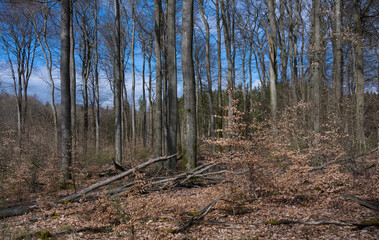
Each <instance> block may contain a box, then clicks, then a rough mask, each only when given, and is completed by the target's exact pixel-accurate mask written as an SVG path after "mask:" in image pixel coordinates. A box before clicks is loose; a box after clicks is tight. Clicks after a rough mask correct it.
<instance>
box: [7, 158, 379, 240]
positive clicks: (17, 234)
mask: <svg viewBox="0 0 379 240" xmlns="http://www.w3.org/2000/svg"><path fill="white" fill-rule="evenodd" d="M246 158H250V159H251V161H250V162H251V163H252V164H251V165H246V166H245V165H243V164H242V163H243V162H246V161H244V160H241V159H246ZM239 160H241V161H239ZM286 161H287V160H285V159H284V160H283V159H277V158H271V159H270V158H266V159H261V158H258V157H257V156H253V155H248V156H246V155H244V154H241V155H238V154H237V155H226V154H223V155H213V156H207V155H202V156H200V161H199V163H200V164H205V163H210V162H211V163H218V165H217V166H216V167H215V168H214V169H210V171H214V172H219V173H217V174H215V175H208V176H207V177H196V178H193V179H191V181H188V182H187V183H186V184H182V185H175V186H172V187H169V188H166V189H165V190H154V189H153V188H145V189H144V190H142V189H141V188H140V187H139V186H142V185H144V184H145V183H147V181H149V180H148V179H149V177H148V175H149V174H148V173H149V170H146V171H145V172H144V174H145V175H144V174H138V176H139V177H138V181H139V184H136V186H134V187H133V188H131V189H130V190H128V191H126V192H124V193H123V194H121V195H120V196H117V197H109V196H106V195H105V194H103V195H101V196H100V197H97V198H91V199H82V200H80V201H78V202H73V203H68V202H65V203H55V201H56V200H57V199H60V198H62V197H64V196H67V195H69V194H72V193H73V192H74V191H73V190H60V191H59V192H55V193H45V194H38V195H36V196H35V201H37V202H38V206H37V207H35V208H34V209H33V210H32V211H31V212H29V213H27V214H24V215H22V216H17V217H10V218H6V219H2V220H0V228H1V233H0V238H1V239H378V238H379V229H378V227H377V226H376V227H375V226H370V227H363V228H358V227H356V226H341V225H343V224H347V225H348V224H350V223H373V222H375V221H376V222H377V221H378V219H379V215H378V213H376V212H375V211H372V210H370V209H368V208H365V207H362V206H360V205H359V204H358V203H356V202H354V201H351V200H349V199H346V198H344V197H343V196H342V195H343V194H349V195H354V196H356V197H359V198H362V199H366V200H371V201H374V202H377V203H378V202H379V184H378V183H379V170H377V169H376V168H375V163H376V161H377V158H376V153H375V154H372V155H370V156H366V157H365V158H358V159H356V160H355V162H354V169H355V171H351V170H350V169H349V168H348V167H347V165H346V164H344V163H336V164H331V165H328V166H325V168H323V169H321V170H315V169H312V168H311V167H309V166H307V165H305V164H304V165H302V164H294V163H293V162H292V163H290V162H286ZM241 164H242V165H241ZM109 167H111V166H109ZM103 169H104V168H103ZM150 170H151V169H150ZM220 170H227V171H224V172H220ZM100 172H101V170H99V169H96V168H93V169H89V170H87V174H89V173H90V176H92V177H90V178H89V179H87V182H85V183H83V184H82V185H83V186H84V185H87V186H88V185H90V184H93V183H95V182H97V181H99V180H102V179H105V178H106V177H99V173H100ZM134 180H135V177H129V178H126V179H123V180H120V181H119V182H117V183H114V184H113V185H112V186H107V187H106V188H107V189H109V188H112V187H115V186H120V185H122V184H125V183H127V182H130V181H134ZM215 200H216V201H215ZM217 200H218V201H217ZM212 202H213V204H214V205H212V206H210V207H209V208H205V207H206V206H207V205H208V204H210V203H212ZM204 208H205V210H206V211H205V212H204V211H203V212H201V213H202V217H201V218H200V217H198V216H199V215H200V214H199V211H200V210H202V209H204ZM290 221H301V222H306V223H308V224H309V223H310V224H312V223H316V224H317V223H320V222H323V223H321V225H305V224H302V223H294V222H290ZM328 222H329V223H330V222H338V223H332V224H327V223H328ZM186 223H189V224H188V226H187V227H185V228H181V226H183V225H185V224H186ZM285 223H286V224H285ZM339 224H341V225H339Z"/></svg>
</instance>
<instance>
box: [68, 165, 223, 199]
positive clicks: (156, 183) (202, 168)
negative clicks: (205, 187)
mask: <svg viewBox="0 0 379 240" xmlns="http://www.w3.org/2000/svg"><path fill="white" fill-rule="evenodd" d="M216 165H217V164H205V165H201V166H198V167H196V168H194V169H192V170H190V171H188V172H185V173H181V174H179V175H177V176H173V177H166V178H163V179H161V177H156V178H152V179H150V181H151V182H150V183H147V184H145V185H144V186H142V189H145V188H148V187H152V186H159V185H162V186H160V187H159V189H160V190H163V189H166V188H168V186H169V185H170V183H171V185H170V186H175V185H177V184H183V183H184V182H185V181H182V182H179V180H181V179H184V178H186V177H187V176H190V178H188V179H186V181H187V180H189V179H192V178H196V177H204V176H206V175H215V174H219V173H223V171H219V172H210V173H206V174H200V173H203V172H204V171H206V170H208V169H209V168H210V167H214V166H216ZM194 172H196V174H195V173H194ZM156 179H159V180H156ZM146 180H148V179H146ZM153 180H156V181H153ZM134 185H135V182H134V181H133V182H129V183H127V184H126V185H123V186H121V187H117V188H114V189H110V190H107V191H105V192H94V193H88V194H86V195H85V198H86V199H87V200H88V199H91V198H95V197H98V196H100V195H101V194H106V195H115V194H118V195H121V194H122V193H124V192H125V191H127V190H128V189H129V188H130V187H132V186H134ZM78 200H79V198H75V199H73V200H71V201H78Z"/></svg>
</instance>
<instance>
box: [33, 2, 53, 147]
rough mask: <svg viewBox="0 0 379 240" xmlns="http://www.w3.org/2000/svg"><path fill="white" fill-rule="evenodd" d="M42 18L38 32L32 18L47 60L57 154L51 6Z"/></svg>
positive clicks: (44, 7)
mask: <svg viewBox="0 0 379 240" xmlns="http://www.w3.org/2000/svg"><path fill="white" fill-rule="evenodd" d="M41 7H42V16H43V25H42V29H40V30H38V27H37V22H36V20H37V21H38V19H34V18H31V20H32V22H33V26H34V31H35V34H36V39H37V41H38V43H39V46H40V47H41V49H42V52H43V56H44V58H45V64H46V70H47V74H48V76H49V82H50V107H51V111H52V114H53V126H54V150H55V152H56V153H58V151H59V146H58V120H57V109H56V107H55V94H54V92H55V83H54V79H53V74H52V67H53V61H52V57H51V50H50V46H49V44H48V42H47V37H46V35H47V21H48V18H49V14H50V6H48V5H47V4H46V5H45V4H44V5H42V6H41Z"/></svg>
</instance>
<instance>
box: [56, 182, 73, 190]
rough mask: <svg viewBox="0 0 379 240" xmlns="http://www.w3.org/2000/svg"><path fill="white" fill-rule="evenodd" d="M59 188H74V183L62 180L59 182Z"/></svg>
mask: <svg viewBox="0 0 379 240" xmlns="http://www.w3.org/2000/svg"><path fill="white" fill-rule="evenodd" d="M59 189H61V190H69V189H74V184H73V183H71V182H60V183H59Z"/></svg>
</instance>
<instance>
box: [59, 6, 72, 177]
mask: <svg viewBox="0 0 379 240" xmlns="http://www.w3.org/2000/svg"><path fill="white" fill-rule="evenodd" d="M61 6H62V9H61V69H60V74H61V105H62V110H61V119H62V120H61V121H62V177H63V181H67V180H69V179H70V178H71V174H70V166H71V98H70V11H71V10H70V0H62V3H61Z"/></svg>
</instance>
